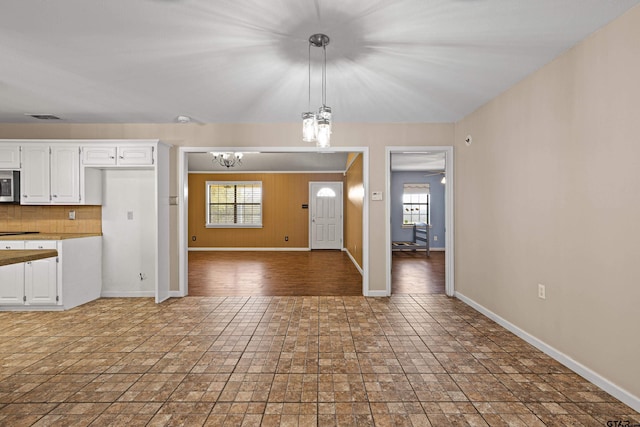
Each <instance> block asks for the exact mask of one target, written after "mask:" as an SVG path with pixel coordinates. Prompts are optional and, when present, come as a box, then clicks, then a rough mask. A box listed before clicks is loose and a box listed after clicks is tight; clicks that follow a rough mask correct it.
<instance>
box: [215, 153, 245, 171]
mask: <svg viewBox="0 0 640 427" xmlns="http://www.w3.org/2000/svg"><path fill="white" fill-rule="evenodd" d="M211 155H212V156H213V162H214V163H218V164H220V166H224V167H226V168H232V167H234V166H235V165H241V164H242V153H213V152H212V153H211Z"/></svg>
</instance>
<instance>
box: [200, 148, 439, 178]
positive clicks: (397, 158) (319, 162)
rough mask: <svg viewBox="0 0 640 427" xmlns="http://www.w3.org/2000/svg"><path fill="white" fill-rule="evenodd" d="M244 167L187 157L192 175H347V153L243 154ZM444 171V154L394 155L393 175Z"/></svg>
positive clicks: (202, 156)
mask: <svg viewBox="0 0 640 427" xmlns="http://www.w3.org/2000/svg"><path fill="white" fill-rule="evenodd" d="M242 154H243V157H242V163H241V164H239V165H236V166H233V167H231V168H227V167H225V166H222V165H220V163H218V162H217V161H214V159H213V156H212V155H211V153H209V152H203V153H188V155H187V159H188V169H189V171H190V172H237V173H241V172H344V171H345V170H346V168H347V153H344V152H341V153H335V152H319V153H313V152H304V153H300V152H289V153H269V152H260V153H256V152H249V153H247V152H244V153H242ZM444 169H445V154H444V153H442V152H438V153H429V152H406V153H392V154H391V170H392V171H393V172H416V171H418V172H439V171H444Z"/></svg>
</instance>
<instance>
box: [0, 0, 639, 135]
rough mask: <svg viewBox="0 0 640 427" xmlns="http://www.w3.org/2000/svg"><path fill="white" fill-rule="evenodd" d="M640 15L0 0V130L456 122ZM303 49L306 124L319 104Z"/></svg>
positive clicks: (362, 1) (175, 0)
mask: <svg viewBox="0 0 640 427" xmlns="http://www.w3.org/2000/svg"><path fill="white" fill-rule="evenodd" d="M639 2H640V0H615V1H603V0H428V1H427V0H404V1H398V0H326V1H322V0H273V1H258V0H242V1H240V0H224V1H223V0H206V1H205V0H108V1H106V0H55V1H54V0H2V7H1V8H0V122H27V123H28V122H36V120H35V119H33V118H31V117H26V116H25V115H24V114H25V113H50V114H55V115H57V116H59V117H61V118H62V119H63V120H64V121H65V122H69V123H140V122H149V123H169V122H173V121H175V120H176V117H177V116H178V115H188V116H191V117H192V118H193V119H194V120H195V121H198V122H207V123H216V122H235V123H242V122H293V121H297V120H298V119H299V117H300V113H301V112H302V111H304V110H307V85H308V80H307V78H308V77H307V76H308V70H307V65H308V63H307V55H308V50H307V49H308V42H307V39H308V37H309V36H310V35H311V34H313V33H316V32H324V33H326V34H327V35H329V36H330V37H331V43H330V44H329V46H328V48H327V56H328V66H327V68H328V70H327V105H329V106H331V107H332V108H333V112H334V118H335V120H336V121H337V122H453V121H457V120H459V119H461V118H462V117H464V116H465V115H467V114H468V113H470V112H471V111H473V110H474V109H476V108H478V107H479V106H480V105H482V104H483V103H485V102H487V101H488V100H490V99H491V98H493V97H495V96H496V95H497V94H499V93H501V92H502V91H504V90H505V89H507V88H508V87H510V86H511V85H513V84H514V83H515V82H517V81H519V80H521V79H522V78H523V77H525V76H526V75H528V74H530V73H531V72H533V71H535V70H536V69H538V68H540V67H541V66H543V65H544V64H546V63H548V62H549V61H551V60H552V59H553V58H555V57H556V56H558V55H559V54H561V53H562V52H563V51H565V50H567V49H568V48H569V47H571V46H573V45H574V44H576V43H577V42H578V41H580V40H581V39H583V38H584V37H586V36H587V35H589V34H590V33H592V32H594V31H595V30H597V29H598V28H600V27H602V26H603V25H604V24H606V23H608V22H609V21H611V20H613V19H614V18H616V17H617V16H619V15H620V14H622V13H624V12H625V11H626V10H628V9H629V8H631V7H633V6H635V5H637V4H638V3H639ZM320 53H321V51H320V49H317V48H313V50H312V54H313V55H314V65H315V66H314V70H313V71H314V75H313V80H314V88H313V95H314V97H313V98H314V99H313V100H312V106H313V109H315V108H317V106H319V104H320V101H319V99H318V98H319V97H318V96H317V95H318V94H319V92H320V90H319V88H318V87H317V85H316V84H315V83H316V82H317V81H319V74H318V73H317V71H318V67H317V65H318V64H317V61H316V57H317V58H319V57H320Z"/></svg>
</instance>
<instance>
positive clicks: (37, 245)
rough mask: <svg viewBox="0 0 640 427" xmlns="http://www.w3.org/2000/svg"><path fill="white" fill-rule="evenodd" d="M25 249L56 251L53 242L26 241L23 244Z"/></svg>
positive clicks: (56, 247)
mask: <svg viewBox="0 0 640 427" xmlns="http://www.w3.org/2000/svg"><path fill="white" fill-rule="evenodd" d="M24 248H25V249H58V245H57V242H56V241H55V240H27V241H26V242H25V244H24Z"/></svg>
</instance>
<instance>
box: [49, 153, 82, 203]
mask: <svg viewBox="0 0 640 427" xmlns="http://www.w3.org/2000/svg"><path fill="white" fill-rule="evenodd" d="M51 201H52V203H79V202H80V149H79V147H78V146H77V145H76V146H71V145H69V146H64V145H57V146H52V147H51Z"/></svg>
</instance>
